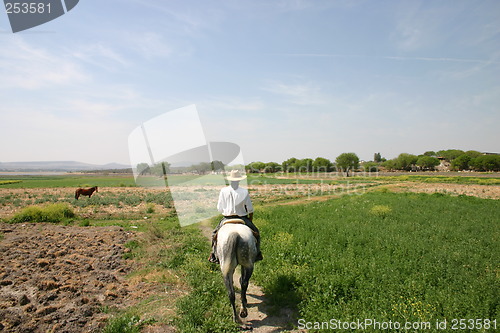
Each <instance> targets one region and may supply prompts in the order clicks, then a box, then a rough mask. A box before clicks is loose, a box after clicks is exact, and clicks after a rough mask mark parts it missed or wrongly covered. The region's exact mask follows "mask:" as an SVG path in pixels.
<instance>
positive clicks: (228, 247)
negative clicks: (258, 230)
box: [217, 223, 257, 322]
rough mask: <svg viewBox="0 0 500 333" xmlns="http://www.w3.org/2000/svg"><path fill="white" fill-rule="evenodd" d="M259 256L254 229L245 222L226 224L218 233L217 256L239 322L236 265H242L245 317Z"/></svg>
mask: <svg viewBox="0 0 500 333" xmlns="http://www.w3.org/2000/svg"><path fill="white" fill-rule="evenodd" d="M256 256H257V241H256V239H255V237H254V235H253V232H252V229H250V228H249V227H247V226H246V225H245V224H233V223H227V224H224V225H223V226H222V227H221V228H220V229H219V232H218V235H217V257H218V258H219V261H220V268H221V271H222V276H223V278H224V284H225V285H226V289H227V295H228V296H229V301H230V302H231V306H232V307H233V320H234V321H235V322H239V318H238V315H237V314H236V305H235V299H236V297H235V293H234V285H233V274H234V270H235V269H236V266H238V265H240V266H241V278H240V285H241V303H242V308H241V311H240V317H241V318H245V317H246V316H247V315H248V311H247V295H246V293H247V288H248V281H249V280H250V277H251V276H252V273H253V265H254V262H255V257H256Z"/></svg>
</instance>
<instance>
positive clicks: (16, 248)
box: [0, 224, 134, 333]
mask: <svg viewBox="0 0 500 333" xmlns="http://www.w3.org/2000/svg"><path fill="white" fill-rule="evenodd" d="M0 232H1V233H2V234H3V235H4V239H2V241H1V242H0V253H1V254H2V262H1V263H0V331H4V332H44V333H45V332H58V333H59V332H83V331H85V332H98V331H100V329H102V327H103V325H104V324H105V320H106V319H107V317H108V316H109V315H108V314H106V312H107V311H106V310H107V309H108V308H111V307H116V308H121V307H128V306H130V305H131V303H132V304H133V303H134V295H133V294H132V291H131V290H132V288H130V286H129V284H128V283H127V282H126V281H125V279H124V276H125V274H126V273H127V272H129V271H130V270H131V269H132V266H131V263H129V262H127V261H126V260H124V259H122V257H123V253H124V252H125V251H126V250H127V249H125V248H124V247H123V244H124V243H125V242H127V240H129V239H130V238H131V237H132V236H133V235H132V234H131V233H129V232H125V231H123V229H121V228H119V227H94V228H82V227H65V226H60V225H53V224H16V225H12V224H0Z"/></svg>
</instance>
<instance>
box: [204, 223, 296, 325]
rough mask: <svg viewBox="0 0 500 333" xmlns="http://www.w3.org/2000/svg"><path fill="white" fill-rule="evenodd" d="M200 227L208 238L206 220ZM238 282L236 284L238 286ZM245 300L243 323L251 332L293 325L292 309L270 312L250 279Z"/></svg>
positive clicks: (258, 289) (257, 288)
mask: <svg viewBox="0 0 500 333" xmlns="http://www.w3.org/2000/svg"><path fill="white" fill-rule="evenodd" d="M200 229H201V231H202V233H203V235H204V236H205V237H207V239H209V240H210V239H211V237H212V227H211V226H210V225H209V224H208V222H206V223H205V222H204V223H200ZM257 265H258V263H257ZM239 278H240V273H239V269H236V273H235V277H234V280H235V281H239ZM238 284H239V282H238ZM238 284H237V285H236V286H237V287H238V288H239V285H238ZM247 300H248V317H247V318H244V324H245V325H249V326H251V327H252V328H253V329H252V332H256V333H278V332H283V331H287V329H289V328H290V327H292V326H293V324H294V323H293V313H292V311H290V310H286V309H285V310H282V311H281V314H280V315H273V314H270V312H269V310H268V308H267V307H266V295H265V294H264V292H263V291H262V288H260V287H259V286H257V285H255V284H254V283H252V280H250V285H249V286H248V291H247ZM236 302H237V306H238V304H241V300H240V298H239V296H237V300H236ZM289 332H300V331H289Z"/></svg>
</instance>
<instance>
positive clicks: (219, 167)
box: [212, 161, 224, 171]
mask: <svg viewBox="0 0 500 333" xmlns="http://www.w3.org/2000/svg"><path fill="white" fill-rule="evenodd" d="M212 170H214V171H224V163H222V161H212Z"/></svg>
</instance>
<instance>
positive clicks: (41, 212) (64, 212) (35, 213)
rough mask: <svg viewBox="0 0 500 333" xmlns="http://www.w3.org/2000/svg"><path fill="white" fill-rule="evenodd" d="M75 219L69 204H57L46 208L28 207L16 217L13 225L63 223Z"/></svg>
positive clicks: (12, 220)
mask: <svg viewBox="0 0 500 333" xmlns="http://www.w3.org/2000/svg"><path fill="white" fill-rule="evenodd" d="M73 217H75V213H74V212H73V209H71V207H69V206H68V205H67V204H63V203H55V204H51V205H47V206H44V207H40V206H28V207H26V208H24V209H22V210H21V211H20V212H19V213H17V214H16V215H14V217H13V218H12V219H11V220H10V221H11V222H12V223H20V222H62V221H64V220H67V219H70V218H73Z"/></svg>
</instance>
